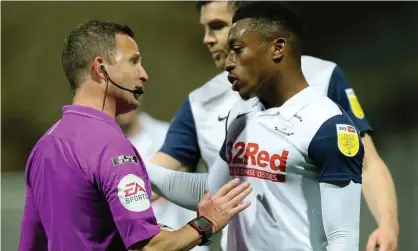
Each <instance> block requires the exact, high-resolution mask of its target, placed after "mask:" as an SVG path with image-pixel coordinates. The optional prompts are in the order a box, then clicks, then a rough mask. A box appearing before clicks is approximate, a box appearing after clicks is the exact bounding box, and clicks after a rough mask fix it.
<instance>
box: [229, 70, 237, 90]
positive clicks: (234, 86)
mask: <svg viewBox="0 0 418 251" xmlns="http://www.w3.org/2000/svg"><path fill="white" fill-rule="evenodd" d="M238 80H239V79H238V77H237V76H235V75H233V74H231V73H230V74H228V81H229V82H230V83H231V84H232V90H234V91H238Z"/></svg>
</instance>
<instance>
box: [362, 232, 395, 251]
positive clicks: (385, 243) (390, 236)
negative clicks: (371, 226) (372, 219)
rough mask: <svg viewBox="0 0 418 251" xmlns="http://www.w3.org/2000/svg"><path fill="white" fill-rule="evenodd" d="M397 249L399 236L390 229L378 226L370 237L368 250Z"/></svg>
mask: <svg viewBox="0 0 418 251" xmlns="http://www.w3.org/2000/svg"><path fill="white" fill-rule="evenodd" d="M375 248H379V251H397V250H398V236H397V234H395V233H394V232H393V231H391V230H390V229H384V228H378V229H376V230H375V231H374V232H373V233H372V234H371V235H370V237H369V241H368V242H367V251H375Z"/></svg>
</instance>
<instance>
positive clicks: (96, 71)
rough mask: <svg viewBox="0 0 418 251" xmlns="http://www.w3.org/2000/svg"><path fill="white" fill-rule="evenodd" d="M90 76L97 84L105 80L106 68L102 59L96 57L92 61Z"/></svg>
mask: <svg viewBox="0 0 418 251" xmlns="http://www.w3.org/2000/svg"><path fill="white" fill-rule="evenodd" d="M101 67H103V68H104V70H102V69H101ZM91 75H92V76H91V77H92V78H93V79H95V80H96V81H97V82H100V80H106V68H105V65H104V60H103V58H101V57H96V58H95V59H94V60H93V64H92V66H91Z"/></svg>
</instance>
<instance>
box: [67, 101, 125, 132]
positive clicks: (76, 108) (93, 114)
mask: <svg viewBox="0 0 418 251" xmlns="http://www.w3.org/2000/svg"><path fill="white" fill-rule="evenodd" d="M62 112H63V114H64V115H66V114H76V115H79V116H84V117H88V118H92V119H98V120H102V121H104V122H106V123H107V124H108V125H110V126H111V127H113V128H115V129H116V130H118V132H120V133H121V134H123V132H122V129H121V128H120V126H119V125H118V123H117V122H116V120H114V119H113V118H112V117H110V116H109V115H107V114H106V113H104V112H102V111H99V110H97V109H95V108H93V107H89V106H83V105H66V106H64V107H63V108H62Z"/></svg>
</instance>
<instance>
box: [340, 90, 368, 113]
mask: <svg viewBox="0 0 418 251" xmlns="http://www.w3.org/2000/svg"><path fill="white" fill-rule="evenodd" d="M345 94H346V95H347V98H348V102H349V103H350V107H351V110H352V111H353V114H354V116H356V117H357V118H359V119H363V118H364V112H363V109H362V108H361V105H360V102H359V101H358V99H357V96H356V94H355V93H354V90H353V89H352V88H349V89H345Z"/></svg>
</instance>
